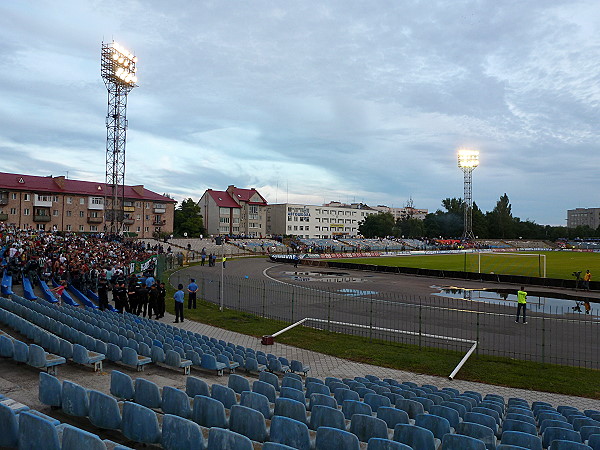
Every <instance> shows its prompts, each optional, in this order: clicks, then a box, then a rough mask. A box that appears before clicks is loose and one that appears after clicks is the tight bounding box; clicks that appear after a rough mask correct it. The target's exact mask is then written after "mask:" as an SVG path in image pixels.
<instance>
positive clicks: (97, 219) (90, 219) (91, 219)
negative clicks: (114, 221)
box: [87, 216, 104, 223]
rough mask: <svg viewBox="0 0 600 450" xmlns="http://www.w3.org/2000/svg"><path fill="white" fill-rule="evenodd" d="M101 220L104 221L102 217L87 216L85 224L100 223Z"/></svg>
mask: <svg viewBox="0 0 600 450" xmlns="http://www.w3.org/2000/svg"><path fill="white" fill-rule="evenodd" d="M103 220H104V218H103V217H102V216H100V217H91V216H88V218H87V223H102V221H103Z"/></svg>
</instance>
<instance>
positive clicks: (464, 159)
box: [458, 149, 479, 169]
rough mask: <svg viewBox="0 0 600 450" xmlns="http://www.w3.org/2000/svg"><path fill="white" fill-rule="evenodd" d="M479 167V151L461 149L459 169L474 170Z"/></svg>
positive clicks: (459, 152)
mask: <svg viewBox="0 0 600 450" xmlns="http://www.w3.org/2000/svg"><path fill="white" fill-rule="evenodd" d="M477 166H479V151H477V150H468V149H460V150H459V151H458V167H460V168H461V169H474V168H475V167H477Z"/></svg>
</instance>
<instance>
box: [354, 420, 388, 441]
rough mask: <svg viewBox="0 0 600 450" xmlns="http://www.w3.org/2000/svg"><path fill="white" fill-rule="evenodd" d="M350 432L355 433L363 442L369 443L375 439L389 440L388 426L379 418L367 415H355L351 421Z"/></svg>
mask: <svg viewBox="0 0 600 450" xmlns="http://www.w3.org/2000/svg"><path fill="white" fill-rule="evenodd" d="M349 431H350V432H351V433H354V434H355V435H356V436H357V437H358V439H359V440H360V441H362V442H368V441H369V439H371V438H373V437H378V438H383V439H387V437H388V431H387V424H386V423H385V422H384V421H383V420H381V419H378V418H377V417H373V416H370V415H366V414H354V415H353V416H352V419H350V428H349Z"/></svg>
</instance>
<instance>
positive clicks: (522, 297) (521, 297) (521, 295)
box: [515, 286, 527, 323]
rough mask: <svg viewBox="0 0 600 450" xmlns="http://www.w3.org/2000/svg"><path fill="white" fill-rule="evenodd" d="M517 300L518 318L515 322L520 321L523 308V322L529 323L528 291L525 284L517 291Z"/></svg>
mask: <svg viewBox="0 0 600 450" xmlns="http://www.w3.org/2000/svg"><path fill="white" fill-rule="evenodd" d="M517 302H518V305H517V319H516V320H515V323H519V314H520V313H521V309H523V323H527V292H525V287H524V286H521V289H520V290H519V291H517Z"/></svg>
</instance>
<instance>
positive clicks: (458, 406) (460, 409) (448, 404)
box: [396, 401, 467, 419]
mask: <svg viewBox="0 0 600 450" xmlns="http://www.w3.org/2000/svg"><path fill="white" fill-rule="evenodd" d="M396 406H397V405H396ZM441 406H446V407H448V408H450V409H453V410H455V411H456V412H457V413H458V416H459V417H460V418H461V419H462V418H463V417H465V414H466V413H467V408H465V407H464V406H463V405H461V404H459V403H455V402H453V401H448V402H443V403H442V405H441Z"/></svg>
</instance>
